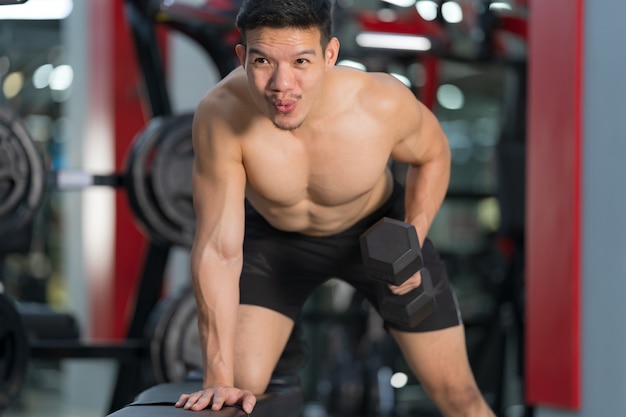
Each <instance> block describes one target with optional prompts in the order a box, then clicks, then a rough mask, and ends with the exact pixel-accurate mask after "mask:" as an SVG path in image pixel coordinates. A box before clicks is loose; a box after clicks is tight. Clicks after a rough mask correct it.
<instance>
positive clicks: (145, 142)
mask: <svg viewBox="0 0 626 417" xmlns="http://www.w3.org/2000/svg"><path fill="white" fill-rule="evenodd" d="M192 122H193V115H192V114H184V115H177V116H162V117H156V118H154V119H152V120H151V121H150V122H149V123H148V124H147V126H146V128H145V129H144V130H143V131H142V132H141V133H140V134H139V135H137V137H136V138H135V140H134V141H133V145H132V147H131V151H130V154H129V158H128V160H127V163H126V184H127V186H128V197H129V201H130V204H131V207H132V209H133V211H134V213H135V216H136V218H137V220H138V221H139V222H140V223H141V224H142V225H143V228H144V229H145V230H146V231H147V233H148V234H149V235H150V236H151V237H152V238H154V239H157V240H162V241H165V242H167V243H172V244H176V245H181V246H185V247H191V245H192V243H193V237H194V232H195V221H196V220H195V214H194V211H193V204H192V197H191V170H192V164H193V148H192V144H191V126H192Z"/></svg>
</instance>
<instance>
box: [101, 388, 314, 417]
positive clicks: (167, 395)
mask: <svg viewBox="0 0 626 417" xmlns="http://www.w3.org/2000/svg"><path fill="white" fill-rule="evenodd" d="M201 385H202V383H201V382H200V381H186V382H173V383H165V384H159V385H155V386H154V387H152V388H148V389H147V390H145V391H143V392H141V393H140V394H139V395H138V396H137V397H136V398H135V400H134V401H133V402H132V403H130V404H128V405H127V406H125V407H123V408H122V409H120V410H118V411H116V412H114V413H112V414H109V415H108V416H107V417H181V416H185V417H191V416H193V417H244V416H247V415H248V414H246V413H245V412H244V411H243V410H242V409H241V408H240V407H237V406H224V408H222V409H221V410H219V411H213V410H210V409H205V410H202V411H189V410H185V409H182V408H176V407H174V404H175V403H176V401H178V398H179V397H180V395H181V394H185V393H191V392H194V391H198V390H200V388H201ZM303 403H304V396H303V392H302V389H301V387H300V385H299V384H297V383H293V381H292V380H284V379H277V380H273V381H271V382H270V385H269V387H268V389H267V391H266V393H265V394H263V395H260V396H257V403H256V406H255V407H254V410H253V411H252V415H254V417H299V416H300V413H301V409H302V405H303Z"/></svg>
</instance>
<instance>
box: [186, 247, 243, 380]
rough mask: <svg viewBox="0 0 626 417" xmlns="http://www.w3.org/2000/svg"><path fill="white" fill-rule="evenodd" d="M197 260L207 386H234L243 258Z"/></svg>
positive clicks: (195, 278) (195, 273)
mask: <svg viewBox="0 0 626 417" xmlns="http://www.w3.org/2000/svg"><path fill="white" fill-rule="evenodd" d="M197 258H198V257H197V256H195V257H194V256H193V255H192V277H193V284H194V290H195V295H196V304H197V307H198V328H199V333H200V341H201V343H202V346H204V349H202V353H203V363H204V385H205V386H211V385H230V386H232V385H233V384H234V350H235V349H234V348H235V334H236V327H237V308H238V305H239V275H240V273H241V257H236V258H233V259H223V258H220V257H218V256H216V255H215V254H212V253H210V252H209V253H208V254H205V255H204V256H203V257H202V260H197V261H194V259H197Z"/></svg>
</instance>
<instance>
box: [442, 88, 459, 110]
mask: <svg viewBox="0 0 626 417" xmlns="http://www.w3.org/2000/svg"><path fill="white" fill-rule="evenodd" d="M437 101H438V102H439V104H441V107H443V108H446V109H449V110H458V109H460V108H462V107H463V104H465V96H464V95H463V91H461V89H460V88H459V87H457V86H456V85H452V84H442V85H441V86H439V88H438V89H437Z"/></svg>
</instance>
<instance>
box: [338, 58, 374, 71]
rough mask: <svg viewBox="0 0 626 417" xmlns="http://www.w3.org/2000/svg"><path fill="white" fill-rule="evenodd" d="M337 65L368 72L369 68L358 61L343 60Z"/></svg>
mask: <svg viewBox="0 0 626 417" xmlns="http://www.w3.org/2000/svg"><path fill="white" fill-rule="evenodd" d="M337 65H340V66H342V67H350V68H356V69H359V70H361V71H366V70H367V67H366V66H365V64H363V63H361V62H358V61H353V60H351V59H343V60H341V61H339V62H337Z"/></svg>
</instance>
